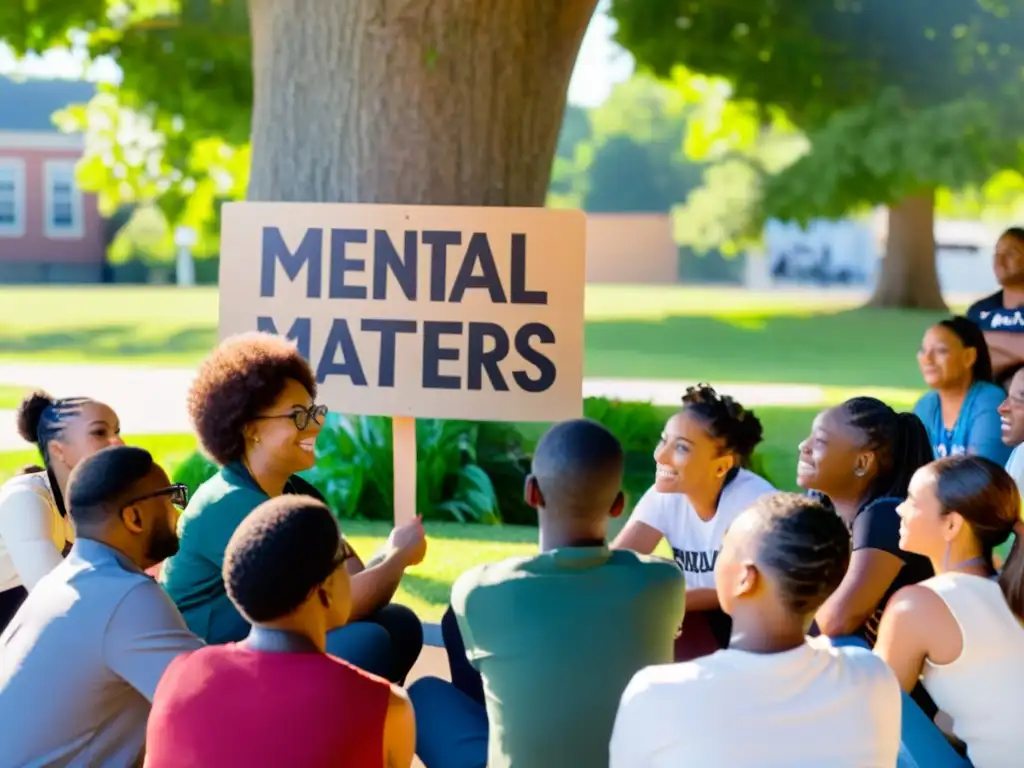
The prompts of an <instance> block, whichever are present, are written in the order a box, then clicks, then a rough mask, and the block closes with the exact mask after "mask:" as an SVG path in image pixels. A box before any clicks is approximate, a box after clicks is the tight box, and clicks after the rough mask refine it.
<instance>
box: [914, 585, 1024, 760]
mask: <svg viewBox="0 0 1024 768" xmlns="http://www.w3.org/2000/svg"><path fill="white" fill-rule="evenodd" d="M921 586H924V587H928V588H929V589H931V590H932V591H933V592H935V594H937V595H938V596H939V597H940V598H942V600H943V602H944V603H945V604H946V605H947V606H948V607H949V610H950V613H952V614H953V618H954V619H956V622H957V624H959V625H960V632H961V634H962V636H963V650H962V651H961V652H960V656H959V658H957V659H956V661H953V662H951V663H949V664H933V663H932V662H930V661H926V662H925V665H924V668H923V669H922V671H921V683H922V684H923V685H924V687H925V689H926V690H927V691H928V693H929V694H930V695H931V697H932V698H933V699H934V700H935V704H936V705H937V706H938V707H939V709H941V710H942V711H944V712H946V713H947V714H948V715H949V716H950V717H951V718H952V719H953V734H954V735H955V736H956V737H957V738H958V739H960V740H961V741H963V742H964V743H965V744H967V756H968V758H969V759H970V761H971V763H972V764H973V765H974V768H1020V766H1021V765H1024V728H1021V724H1020V718H1021V712H1022V711H1024V628H1022V627H1021V625H1020V622H1018V621H1017V618H1016V617H1015V616H1014V615H1013V613H1012V612H1011V611H1010V608H1009V606H1008V605H1007V604H1006V599H1005V598H1004V597H1003V593H1002V590H1000V589H999V584H997V583H996V581H995V580H994V579H986V578H983V577H981V576H971V575H969V574H966V573H943V574H940V575H939V576H933V577H932V578H930V579H927V580H925V581H922V582H921Z"/></svg>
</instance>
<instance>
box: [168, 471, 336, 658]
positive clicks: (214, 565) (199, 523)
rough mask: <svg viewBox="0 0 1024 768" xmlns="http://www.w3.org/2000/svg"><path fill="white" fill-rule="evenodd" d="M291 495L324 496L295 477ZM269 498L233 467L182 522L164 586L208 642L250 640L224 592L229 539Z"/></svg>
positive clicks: (202, 493)
mask: <svg viewBox="0 0 1024 768" xmlns="http://www.w3.org/2000/svg"><path fill="white" fill-rule="evenodd" d="M285 492H286V493H289V492H290V493H305V494H306V495H309V496H315V497H317V498H321V499H322V497H321V496H320V494H319V493H318V492H317V490H316V489H315V488H313V486H311V485H309V483H307V482H305V481H304V480H302V479H301V478H299V477H292V478H291V480H290V481H289V484H288V486H286V488H285ZM268 498H269V496H267V494H265V493H264V492H263V490H262V489H261V488H260V487H259V485H257V484H256V482H255V481H254V480H253V479H252V477H251V476H250V475H249V472H248V471H247V470H246V469H245V467H243V466H242V465H240V464H228V465H227V466H225V467H222V468H221V470H220V472H218V473H217V474H216V475H214V476H213V477H211V478H210V479H209V480H207V481H206V482H205V483H203V484H202V485H201V486H199V489H198V490H197V491H196V493H195V495H194V496H193V497H192V499H191V500H190V501H189V504H188V507H187V508H186V509H185V511H184V512H183V513H182V515H181V518H180V519H179V520H178V538H179V539H180V540H181V546H180V549H179V550H178V554H176V555H175V556H174V557H172V558H170V559H169V560H167V561H166V562H165V563H164V564H163V567H162V568H161V571H160V583H161V584H162V585H163V587H164V589H166V590H167V593H168V594H169V595H170V596H171V599H172V600H173V601H174V603H175V605H177V606H178V610H179V611H181V615H182V616H184V617H185V623H186V624H188V628H189V629H191V630H192V631H193V632H194V633H195V634H197V635H199V637H201V638H203V639H204V640H206V642H207V643H211V644H218V643H231V642H237V641H239V640H244V639H245V637H246V635H248V634H249V623H248V622H247V621H246V620H245V618H244V617H243V616H242V615H241V614H240V613H239V612H238V610H237V609H236V608H235V606H234V603H232V602H231V600H230V598H228V595H227V591H226V590H225V588H224V578H223V576H222V575H221V572H222V570H223V568H224V552H225V551H226V550H227V547H228V541H230V540H231V536H232V534H234V532H235V529H236V528H238V526H239V524H240V523H241V522H242V521H243V520H244V519H245V518H246V517H247V516H248V515H249V513H250V512H252V511H253V510H254V509H256V507H258V506H259V505H260V504H262V503H263V502H264V501H266V500H267V499H268Z"/></svg>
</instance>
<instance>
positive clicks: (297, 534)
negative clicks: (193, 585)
mask: <svg viewBox="0 0 1024 768" xmlns="http://www.w3.org/2000/svg"><path fill="white" fill-rule="evenodd" d="M350 557H352V550H351V548H350V547H349V546H348V542H346V541H345V539H344V538H343V537H342V535H341V533H340V531H339V530H338V524H337V523H336V522H335V521H334V517H333V516H332V515H331V511H330V510H329V509H328V508H327V507H326V506H325V505H324V504H323V503H321V502H319V501H317V500H316V499H313V498H310V497H307V496H296V495H285V496H278V497H276V498H274V499H271V500H269V501H265V502H264V503H263V504H261V505H260V506H259V507H257V508H256V510H255V511H254V512H252V513H251V514H250V515H249V516H248V517H246V519H245V520H243V521H242V523H241V525H239V526H238V528H237V529H235V532H234V534H232V536H231V541H230V542H229V543H228V547H227V552H226V553H225V555H224V583H225V585H226V588H227V593H228V595H229V597H230V598H231V600H232V602H234V604H235V605H236V606H237V607H238V610H239V611H241V612H242V615H244V616H245V617H246V618H247V619H248V620H249V622H251V624H252V630H251V631H250V633H249V636H248V637H247V638H246V639H245V640H243V641H242V642H240V643H229V644H227V645H211V646H207V647H206V648H203V649H201V650H199V651H196V652H194V653H189V654H184V655H182V656H179V657H178V658H177V659H175V661H174V662H173V663H172V664H171V666H170V667H169V668H168V670H167V674H166V675H164V678H163V680H162V681H161V682H160V685H159V687H158V688H157V691H156V697H155V698H154V699H153V712H152V714H151V715H150V718H149V731H148V736H147V743H146V750H147V751H146V766H147V768H176V767H177V766H185V765H187V766H189V767H190V768H230V767H231V766H239V767H241V766H260V765H265V766H287V765H294V766H302V768H317V767H318V766H323V768H327V767H328V766H338V768H340V767H341V766H345V767H346V768H371V767H372V768H378V767H379V766H383V765H386V766H404V767H405V768H408V766H409V765H411V763H412V756H413V750H414V747H415V743H416V733H415V722H414V720H413V712H412V706H411V705H410V703H409V699H408V696H407V695H406V693H405V691H403V690H402V689H401V688H398V687H396V686H393V685H391V684H390V683H388V682H387V681H386V680H383V679H381V678H379V677H376V676H374V675H371V674H369V673H367V672H363V671H362V670H360V669H358V668H356V667H354V666H352V665H351V664H349V663H348V662H346V661H342V660H340V659H337V658H335V657H333V656H330V655H328V654H327V653H326V652H325V649H326V647H327V632H328V631H329V630H331V629H334V628H336V627H340V626H342V625H344V623H345V621H346V620H347V619H348V616H349V612H350V611H351V610H352V593H351V584H350V578H349V574H348V572H347V571H346V570H345V567H344V564H345V561H346V560H348V559H349V558H350ZM241 734H244V738H240V735H241Z"/></svg>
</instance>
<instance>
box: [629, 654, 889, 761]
mask: <svg viewBox="0 0 1024 768" xmlns="http://www.w3.org/2000/svg"><path fill="white" fill-rule="evenodd" d="M901 703H902V702H901V694H900V686H899V683H898V682H897V680H896V676H895V675H894V674H893V672H892V670H890V669H889V667H888V666H887V665H886V663H885V662H884V661H882V660H881V659H880V658H878V657H877V656H875V655H874V654H873V653H871V652H870V651H868V650H867V649H864V648H833V647H832V646H831V645H830V644H829V642H828V640H827V639H825V638H814V639H811V638H808V640H807V642H806V643H805V644H804V645H802V646H800V647H799V648H794V649H793V650H791V651H786V652H784V653H774V654H757V653H747V652H745V651H736V650H724V651H718V652H716V653H714V654H712V655H710V656H705V657H704V658H702V659H697V660H696V661H690V662H686V663H683V664H667V665H664V666H656V667H648V668H647V669H643V670H641V671H640V672H638V673H637V674H636V675H635V676H634V677H633V680H632V681H631V682H630V684H629V686H627V688H626V691H625V693H624V694H623V695H622V701H621V702H620V704H619V711H618V715H617V716H616V720H615V728H614V731H613V732H612V740H611V747H610V757H611V763H610V768H677V766H684V765H694V766H701V767H702V768H703V767H704V766H707V768H718V767H719V766H722V768H748V767H749V768H821V766H828V768H893V767H894V766H895V765H896V759H897V755H898V754H899V749H900V712H901V710H900V706H901Z"/></svg>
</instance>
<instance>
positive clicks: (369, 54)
mask: <svg viewBox="0 0 1024 768" xmlns="http://www.w3.org/2000/svg"><path fill="white" fill-rule="evenodd" d="M596 4H597V0H249V16H250V23H251V27H252V44H253V76H254V89H255V91H254V106H253V122H252V144H253V160H252V173H251V177H250V181H249V190H248V197H249V199H250V200H286V201H310V202H360V203H403V204H434V205H501V206H539V205H543V204H544V199H545V196H546V193H547V187H548V181H549V178H550V174H551V163H552V159H553V157H554V152H555V145H556V142H557V140H558V133H559V130H560V127H561V123H562V115H563V112H564V110H565V102H566V91H567V89H568V83H569V78H570V76H571V75H572V70H573V66H574V64H575V61H576V56H577V54H578V52H579V47H580V44H581V42H582V40H583V34H584V32H585V31H586V28H587V24H588V23H589V21H590V18H591V16H592V15H593V13H594V8H595V6H596Z"/></svg>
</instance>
